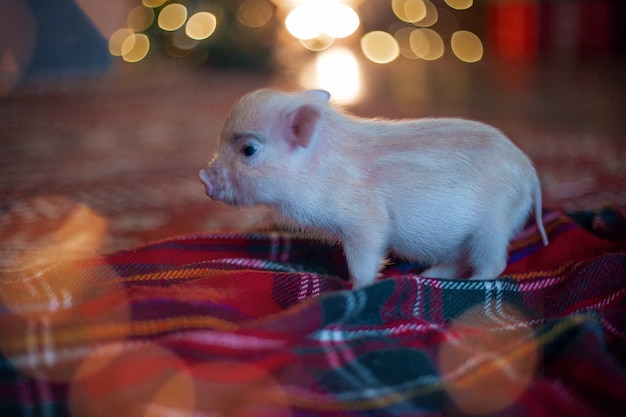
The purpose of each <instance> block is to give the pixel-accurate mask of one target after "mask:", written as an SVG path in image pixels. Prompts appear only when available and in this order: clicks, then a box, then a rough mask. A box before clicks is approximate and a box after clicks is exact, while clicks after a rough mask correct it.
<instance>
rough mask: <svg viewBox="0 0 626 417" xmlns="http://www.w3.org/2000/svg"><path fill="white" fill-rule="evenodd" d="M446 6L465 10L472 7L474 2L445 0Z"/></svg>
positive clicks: (468, 0)
mask: <svg viewBox="0 0 626 417" xmlns="http://www.w3.org/2000/svg"><path fill="white" fill-rule="evenodd" d="M445 2H446V4H447V5H448V6H450V7H452V8H453V9H456V10H465V9H469V8H470V7H472V5H473V4H474V0H445Z"/></svg>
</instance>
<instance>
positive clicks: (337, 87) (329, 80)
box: [301, 47, 362, 104]
mask: <svg viewBox="0 0 626 417" xmlns="http://www.w3.org/2000/svg"><path fill="white" fill-rule="evenodd" d="M301 84H302V86H303V87H304V88H307V89H323V90H327V91H329V92H330V94H331V99H332V100H333V101H334V102H336V103H339V104H350V103H354V102H355V101H357V100H358V99H359V97H360V96H361V92H362V84H361V69H360V66H359V62H358V61H357V59H356V57H355V56H354V53H352V51H351V50H349V49H348V48H344V47H333V48H331V49H328V50H326V51H324V52H322V53H320V54H319V55H317V56H316V59H315V61H314V63H313V65H312V66H310V68H307V69H306V70H305V71H304V72H303V78H302V79H301Z"/></svg>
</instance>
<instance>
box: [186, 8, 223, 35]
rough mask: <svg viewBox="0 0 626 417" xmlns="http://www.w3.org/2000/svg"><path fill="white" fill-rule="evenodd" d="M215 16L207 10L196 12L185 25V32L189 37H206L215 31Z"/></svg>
mask: <svg viewBox="0 0 626 417" xmlns="http://www.w3.org/2000/svg"><path fill="white" fill-rule="evenodd" d="M216 27H217V18H216V17H215V15H214V14H212V13H209V12H198V13H196V14H194V15H193V16H191V17H190V18H189V20H188V21H187V25H186V26H185V33H186V34H187V36H189V37H190V38H191V39H195V40H198V41H199V40H202V39H206V38H208V37H209V36H211V35H212V34H213V32H215V28H216Z"/></svg>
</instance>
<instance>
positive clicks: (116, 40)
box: [109, 28, 134, 56]
mask: <svg viewBox="0 0 626 417" xmlns="http://www.w3.org/2000/svg"><path fill="white" fill-rule="evenodd" d="M133 35H134V33H133V31H132V30H130V29H128V28H124V29H118V30H116V31H115V32H113V34H112V35H111V37H110V38H109V53H110V54H111V55H113V56H122V45H123V44H124V42H125V41H126V39H128V38H130V37H131V36H133ZM133 42H134V39H133Z"/></svg>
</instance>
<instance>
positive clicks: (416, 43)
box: [409, 28, 445, 61]
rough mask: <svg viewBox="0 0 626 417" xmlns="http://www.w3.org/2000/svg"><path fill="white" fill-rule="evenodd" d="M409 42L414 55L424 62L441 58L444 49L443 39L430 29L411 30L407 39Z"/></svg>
mask: <svg viewBox="0 0 626 417" xmlns="http://www.w3.org/2000/svg"><path fill="white" fill-rule="evenodd" d="M409 42H410V44H411V49H412V50H413V52H414V53H415V55H417V56H418V57H420V58H422V59H424V60H427V61H434V60H435V59H439V58H441V57H442V56H443V52H444V49H445V48H444V45H443V39H441V36H439V34H438V33H437V32H435V31H434V30H432V29H427V28H422V29H415V30H413V32H411V35H410V37H409Z"/></svg>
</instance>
